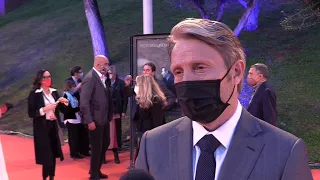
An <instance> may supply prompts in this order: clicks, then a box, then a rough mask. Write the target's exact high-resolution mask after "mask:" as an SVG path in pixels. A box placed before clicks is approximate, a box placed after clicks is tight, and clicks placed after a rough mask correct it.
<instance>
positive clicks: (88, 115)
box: [80, 55, 112, 180]
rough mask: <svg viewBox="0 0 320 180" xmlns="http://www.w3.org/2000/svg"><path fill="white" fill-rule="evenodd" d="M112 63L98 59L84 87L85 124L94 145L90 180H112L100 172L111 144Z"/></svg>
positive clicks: (83, 119)
mask: <svg viewBox="0 0 320 180" xmlns="http://www.w3.org/2000/svg"><path fill="white" fill-rule="evenodd" d="M108 66H109V60H108V58H107V57H105V56H103V55H98V56H96V57H95V59H94V67H93V68H92V70H90V71H89V72H88V74H87V75H86V76H85V78H84V80H83V82H82V87H81V93H80V97H81V101H80V109H81V112H82V116H83V117H82V122H83V123H84V124H87V125H88V129H89V137H90V143H91V161H90V180H98V179H104V178H108V176H107V175H105V174H103V173H102V172H101V171H100V169H101V165H102V162H103V160H104V155H105V152H106V150H107V149H108V146H109V143H110V126H109V122H110V121H111V119H112V98H111V92H110V87H109V85H108V84H107V83H106V79H107V78H106V77H105V75H104V74H106V71H107V68H108Z"/></svg>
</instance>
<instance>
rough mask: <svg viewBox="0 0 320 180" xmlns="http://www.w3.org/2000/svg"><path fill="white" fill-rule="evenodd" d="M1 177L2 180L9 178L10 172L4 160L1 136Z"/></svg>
mask: <svg viewBox="0 0 320 180" xmlns="http://www.w3.org/2000/svg"><path fill="white" fill-rule="evenodd" d="M0 179H1V180H8V179H9V178H8V173H7V169H6V163H5V160H4V155H3V150H2V145H1V138H0Z"/></svg>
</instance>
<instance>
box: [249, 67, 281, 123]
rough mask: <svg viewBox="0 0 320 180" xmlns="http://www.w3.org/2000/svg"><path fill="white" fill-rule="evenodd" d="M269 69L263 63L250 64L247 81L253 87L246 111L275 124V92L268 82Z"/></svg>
mask: <svg viewBox="0 0 320 180" xmlns="http://www.w3.org/2000/svg"><path fill="white" fill-rule="evenodd" d="M268 78H269V70H268V67H267V66H266V65H265V64H262V63H257V64H254V65H253V66H251V68H250V70H249V73H248V77H247V81H248V84H249V85H250V86H252V87H253V93H252V96H251V99H250V103H249V106H248V112H249V113H250V114H252V115H253V116H254V117H257V118H259V119H261V120H264V121H266V122H268V123H270V124H272V125H274V126H276V125H277V116H278V113H277V102H276V93H275V92H274V91H273V89H272V88H271V86H270V85H269V84H268Z"/></svg>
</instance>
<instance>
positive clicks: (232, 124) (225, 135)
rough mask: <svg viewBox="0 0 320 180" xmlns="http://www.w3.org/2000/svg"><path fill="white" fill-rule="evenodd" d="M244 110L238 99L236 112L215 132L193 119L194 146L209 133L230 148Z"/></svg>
mask: <svg viewBox="0 0 320 180" xmlns="http://www.w3.org/2000/svg"><path fill="white" fill-rule="evenodd" d="M241 112H242V106H241V104H240V102H239V101H238V105H237V109H236V111H235V113H234V114H233V115H232V116H231V117H230V119H228V120H227V121H226V122H225V123H224V124H222V125H221V126H220V127H219V128H218V129H216V130H215V131H213V132H209V131H207V130H206V129H205V128H204V127H203V126H201V125H200V124H199V123H197V122H195V121H192V129H193V146H195V145H196V144H197V143H198V141H200V139H201V138H202V137H203V136H205V135H207V134H212V135H214V137H216V138H217V139H218V140H219V142H220V143H221V144H222V145H223V146H224V147H225V148H226V149H228V147H229V145H230V142H231V139H232V136H233V133H234V130H235V128H236V126H237V124H238V122H239V119H240V116H241Z"/></svg>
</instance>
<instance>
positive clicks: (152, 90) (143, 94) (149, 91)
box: [136, 75, 167, 109]
mask: <svg viewBox="0 0 320 180" xmlns="http://www.w3.org/2000/svg"><path fill="white" fill-rule="evenodd" d="M136 83H137V84H136V85H137V86H138V88H139V92H138V94H137V95H136V100H137V102H138V104H139V106H140V107H142V108H144V109H148V108H150V107H151V106H152V105H153V101H154V99H155V98H157V99H158V100H160V101H161V103H162V104H164V105H165V104H166V103H167V100H166V97H165V95H164V93H163V92H162V91H161V89H160V87H159V85H158V83H157V82H156V81H155V79H154V77H152V76H150V75H140V76H137V78H136Z"/></svg>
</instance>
